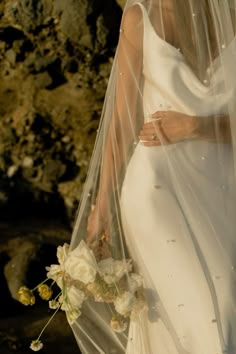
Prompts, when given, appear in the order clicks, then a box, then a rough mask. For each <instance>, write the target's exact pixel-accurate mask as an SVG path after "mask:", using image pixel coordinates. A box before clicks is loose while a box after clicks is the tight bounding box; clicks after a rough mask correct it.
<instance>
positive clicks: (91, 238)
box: [86, 202, 111, 244]
mask: <svg viewBox="0 0 236 354" xmlns="http://www.w3.org/2000/svg"><path fill="white" fill-rule="evenodd" d="M110 222H111V215H110V212H109V211H108V210H107V211H106V209H105V208H104V207H102V205H101V204H100V203H99V202H97V203H96V204H95V205H94V206H93V208H92V210H91V213H90V215H89V217H88V222H87V235H86V242H87V244H91V243H93V242H96V241H97V240H98V239H101V238H102V237H104V235H106V236H107V238H108V235H109V232H110Z"/></svg>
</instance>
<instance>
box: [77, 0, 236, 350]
mask: <svg viewBox="0 0 236 354" xmlns="http://www.w3.org/2000/svg"><path fill="white" fill-rule="evenodd" d="M235 8H236V5H235V2H234V1H233V0H232V1H230V0H152V1H151V0H149V1H145V0H143V1H142V0H140V1H135V0H128V1H127V4H126V7H125V10H124V15H123V19H122V23H121V30H120V39H119V44H118V48H117V53H116V57H115V59H114V64H113V69H112V72H111V78H110V81H109V85H108V90H107V94H106V98H105V103H104V109H103V113H102V119H101V123H100V127H99V133H98V137H97V140H96V144H95V148H94V154H93V157H92V161H91V165H90V169H89V173H88V178H87V181H86V183H85V187H84V194H83V196H82V198H81V204H80V208H79V212H78V216H77V220H76V224H75V229H74V233H73V237H72V242H71V247H72V248H74V247H76V245H77V244H78V243H79V241H80V240H81V239H82V238H85V239H86V241H87V243H88V244H90V245H92V243H93V242H94V240H96V241H99V240H100V239H101V238H103V241H102V242H101V254H102V257H103V256H104V255H105V254H106V253H107V252H108V250H107V244H109V247H110V251H109V252H111V253H112V255H113V257H116V258H119V259H121V258H127V254H129V256H130V257H131V258H132V259H133V262H134V266H135V268H136V270H137V271H138V272H139V273H140V274H142V276H143V282H144V289H145V298H146V304H147V309H146V310H145V311H143V312H142V313H140V315H139V316H138V318H136V319H135V320H131V321H130V324H129V329H128V331H127V332H126V333H122V334H117V333H114V332H113V331H112V330H111V328H110V327H109V321H110V311H109V308H108V307H106V305H104V304H99V303H90V302H89V301H88V302H87V304H86V305H85V309H84V311H83V315H82V316H81V317H80V318H79V319H78V320H77V322H76V323H75V324H74V325H73V326H72V328H73V331H74V333H75V336H76V339H77V340H78V344H79V346H80V349H81V351H82V353H88V354H96V353H105V354H112V353H113V354H115V353H116V354H121V353H126V354H187V353H190V354H223V353H227V354H236V180H235V141H236V130H235V129H236V128H235V124H236V75H235V72H236V69H235V63H236V41H235ZM104 235H105V237H104ZM104 239H105V241H106V242H104Z"/></svg>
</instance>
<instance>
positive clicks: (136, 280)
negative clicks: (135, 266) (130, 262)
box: [128, 273, 143, 293]
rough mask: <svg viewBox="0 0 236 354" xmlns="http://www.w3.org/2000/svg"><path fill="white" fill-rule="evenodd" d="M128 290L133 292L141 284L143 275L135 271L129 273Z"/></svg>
mask: <svg viewBox="0 0 236 354" xmlns="http://www.w3.org/2000/svg"><path fill="white" fill-rule="evenodd" d="M128 284H129V291H130V292H131V293H135V292H136V291H137V290H138V289H140V288H141V287H142V286H143V277H141V275H139V274H136V273H131V274H130V276H129V278H128Z"/></svg>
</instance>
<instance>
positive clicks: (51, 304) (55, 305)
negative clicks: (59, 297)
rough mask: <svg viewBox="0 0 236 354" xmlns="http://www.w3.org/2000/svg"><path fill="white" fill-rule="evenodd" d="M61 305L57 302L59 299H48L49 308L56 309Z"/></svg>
mask: <svg viewBox="0 0 236 354" xmlns="http://www.w3.org/2000/svg"><path fill="white" fill-rule="evenodd" d="M60 306H61V305H60V303H59V301H56V300H50V301H49V308H50V309H51V310H56V309H58V307H60Z"/></svg>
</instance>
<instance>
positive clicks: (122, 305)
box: [114, 291, 135, 316]
mask: <svg viewBox="0 0 236 354" xmlns="http://www.w3.org/2000/svg"><path fill="white" fill-rule="evenodd" d="M134 303H135V297H134V295H133V294H132V293H131V292H129V291H125V292H124V293H123V294H122V295H121V296H118V297H117V298H116V299H115V301H114V305H115V309H116V311H117V312H118V313H119V314H120V315H122V316H128V315H129V313H130V312H131V311H132V307H133V305H134Z"/></svg>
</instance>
